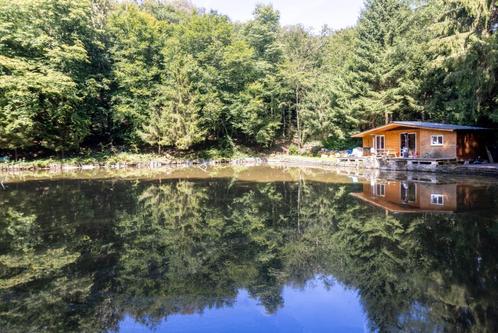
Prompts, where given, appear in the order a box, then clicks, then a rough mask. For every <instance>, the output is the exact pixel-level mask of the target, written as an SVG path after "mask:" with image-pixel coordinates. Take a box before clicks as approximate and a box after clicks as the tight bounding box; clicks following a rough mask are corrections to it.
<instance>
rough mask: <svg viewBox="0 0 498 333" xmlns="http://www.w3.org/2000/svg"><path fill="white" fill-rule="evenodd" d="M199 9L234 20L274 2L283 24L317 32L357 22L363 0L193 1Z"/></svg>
mask: <svg viewBox="0 0 498 333" xmlns="http://www.w3.org/2000/svg"><path fill="white" fill-rule="evenodd" d="M192 2H193V3H194V4H195V5H196V6H199V7H203V8H207V9H215V10H217V11H218V12H220V13H222V14H225V15H228V16H230V18H231V19H232V20H234V21H247V20H249V19H250V18H251V16H252V12H253V10H254V7H255V6H256V4H258V3H271V4H273V6H274V7H275V8H276V9H278V10H279V11H280V16H281V22H282V24H283V25H289V24H298V23H301V24H303V25H304V26H306V27H311V28H313V29H315V31H319V30H320V28H321V27H322V26H323V25H325V24H327V25H328V26H329V27H330V28H332V29H341V28H346V27H349V26H352V25H354V24H355V23H356V20H357V19H358V16H359V14H360V11H361V8H362V5H363V0H192Z"/></svg>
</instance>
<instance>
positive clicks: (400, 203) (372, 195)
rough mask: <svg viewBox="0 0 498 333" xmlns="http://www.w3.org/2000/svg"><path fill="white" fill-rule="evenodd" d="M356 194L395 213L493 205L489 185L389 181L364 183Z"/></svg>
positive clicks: (453, 209) (471, 208)
mask: <svg viewBox="0 0 498 333" xmlns="http://www.w3.org/2000/svg"><path fill="white" fill-rule="evenodd" d="M352 195H353V196H354V197H356V198H358V199H361V200H363V201H365V202H367V203H369V204H371V205H373V206H376V207H380V208H383V209H385V210H386V211H387V212H391V213H428V212H448V213H453V212H461V211H469V210H474V209H483V208H489V207H490V205H491V203H490V202H491V201H492V200H491V199H490V198H489V195H488V194H487V192H486V189H485V188H482V187H476V186H469V185H460V184H431V183H418V182H410V181H385V182H376V183H372V184H364V185H363V193H353V194H352Z"/></svg>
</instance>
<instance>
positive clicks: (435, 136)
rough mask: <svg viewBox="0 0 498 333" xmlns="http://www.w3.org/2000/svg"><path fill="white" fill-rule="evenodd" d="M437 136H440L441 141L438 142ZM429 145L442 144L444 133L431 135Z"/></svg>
mask: <svg viewBox="0 0 498 333" xmlns="http://www.w3.org/2000/svg"><path fill="white" fill-rule="evenodd" d="M439 138H441V143H439ZM434 139H436V143H434ZM431 146H433V147H441V146H444V135H443V134H435V135H431Z"/></svg>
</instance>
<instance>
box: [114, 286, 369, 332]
mask: <svg viewBox="0 0 498 333" xmlns="http://www.w3.org/2000/svg"><path fill="white" fill-rule="evenodd" d="M283 298H284V302H285V305H284V307H283V309H280V310H278V311H277V313H276V314H273V315H268V314H267V313H266V311H265V309H264V308H263V306H261V305H258V301H257V300H254V299H252V298H250V296H249V295H248V293H247V291H245V290H241V291H240V292H239V295H238V296H237V301H236V303H235V305H234V306H233V307H228V308H221V309H207V310H205V311H204V313H203V314H192V315H173V316H170V317H169V318H168V319H167V321H163V322H161V323H160V324H159V325H158V326H157V327H154V329H150V328H148V327H146V326H143V325H141V324H138V323H136V322H135V321H134V320H133V318H130V317H129V316H126V317H125V319H124V320H123V321H122V322H121V324H120V332H150V331H154V332H168V333H186V332H189V333H190V332H195V333H197V332H198V333H211V332H212V333H232V332H236V333H249V332H257V333H264V332H281V333H294V332H296V333H297V332H299V333H311V332H348V333H349V332H366V331H368V329H367V327H368V326H367V319H366V316H365V313H364V311H363V309H362V306H361V304H360V300H359V297H358V295H357V293H356V292H355V291H352V290H347V289H345V288H344V287H343V286H342V285H340V284H338V283H336V284H334V285H333V286H332V287H330V288H325V287H324V285H323V283H321V282H320V281H314V282H313V283H308V285H307V286H306V288H304V289H302V290H301V289H295V288H291V287H286V288H284V291H283Z"/></svg>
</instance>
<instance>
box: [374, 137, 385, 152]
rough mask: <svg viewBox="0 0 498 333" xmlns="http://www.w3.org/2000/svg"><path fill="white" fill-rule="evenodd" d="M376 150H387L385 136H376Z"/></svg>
mask: <svg viewBox="0 0 498 333" xmlns="http://www.w3.org/2000/svg"><path fill="white" fill-rule="evenodd" d="M373 147H374V148H375V150H384V149H385V148H386V138H385V136H384V135H376V136H374V145H373Z"/></svg>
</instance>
